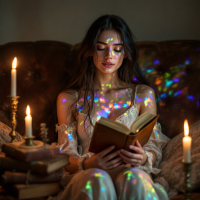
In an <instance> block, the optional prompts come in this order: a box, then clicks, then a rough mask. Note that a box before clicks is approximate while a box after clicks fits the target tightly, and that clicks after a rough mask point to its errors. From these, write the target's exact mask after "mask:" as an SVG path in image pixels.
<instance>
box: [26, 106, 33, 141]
mask: <svg viewBox="0 0 200 200" xmlns="http://www.w3.org/2000/svg"><path fill="white" fill-rule="evenodd" d="M26 114H27V115H26V117H25V131H26V132H25V133H26V137H27V138H31V137H32V117H31V115H30V107H29V105H28V106H27V108H26Z"/></svg>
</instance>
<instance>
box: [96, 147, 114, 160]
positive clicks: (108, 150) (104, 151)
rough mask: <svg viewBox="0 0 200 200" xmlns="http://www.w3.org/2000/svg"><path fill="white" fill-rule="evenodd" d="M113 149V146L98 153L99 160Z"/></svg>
mask: <svg viewBox="0 0 200 200" xmlns="http://www.w3.org/2000/svg"><path fill="white" fill-rule="evenodd" d="M114 148H115V146H114V145H113V146H111V147H108V148H107V149H105V150H103V151H101V152H100V153H99V156H100V157H101V158H103V157H104V156H105V155H107V154H108V153H109V152H110V151H112V150H113V149H114Z"/></svg>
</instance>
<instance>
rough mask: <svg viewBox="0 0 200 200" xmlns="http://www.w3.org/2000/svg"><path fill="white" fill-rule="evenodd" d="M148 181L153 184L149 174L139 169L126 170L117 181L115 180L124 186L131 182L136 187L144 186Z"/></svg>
mask: <svg viewBox="0 0 200 200" xmlns="http://www.w3.org/2000/svg"><path fill="white" fill-rule="evenodd" d="M146 181H150V182H152V179H151V177H150V176H149V174H147V173H146V172H144V171H143V170H140V169H137V168H128V169H125V170H124V171H122V172H121V173H120V174H119V175H118V176H117V177H116V180H115V182H119V183H123V184H124V183H125V182H129V183H131V184H133V185H136V184H137V185H138V184H139V185H141V184H142V185H143V184H144V182H146Z"/></svg>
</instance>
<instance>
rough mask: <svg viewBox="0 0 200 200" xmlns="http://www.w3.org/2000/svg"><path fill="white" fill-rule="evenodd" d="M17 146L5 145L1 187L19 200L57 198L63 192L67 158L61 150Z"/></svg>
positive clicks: (0, 165) (0, 156) (2, 156)
mask: <svg viewBox="0 0 200 200" xmlns="http://www.w3.org/2000/svg"><path fill="white" fill-rule="evenodd" d="M17 144H18V143H17V142H16V143H6V144H3V145H2V152H3V154H2V155H0V169H1V170H3V174H2V175H1V178H2V179H1V184H2V185H3V187H4V188H6V189H7V190H8V191H9V194H12V195H14V196H16V197H17V198H18V199H29V198H36V197H46V196H50V195H55V194H57V193H58V192H59V191H60V181H61V178H62V172H63V170H62V169H63V167H65V166H67V165H68V164H69V160H68V155H65V154H61V153H60V151H59V149H58V148H53V147H52V148H51V147H49V146H48V147H47V148H46V149H45V148H39V149H36V148H35V149H34V148H33V149H23V148H20V147H19V145H17Z"/></svg>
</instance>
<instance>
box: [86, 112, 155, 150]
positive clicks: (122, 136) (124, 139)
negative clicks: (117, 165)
mask: <svg viewBox="0 0 200 200" xmlns="http://www.w3.org/2000/svg"><path fill="white" fill-rule="evenodd" d="M158 117H159V115H153V114H151V113H149V112H145V113H143V114H142V115H140V116H139V117H138V118H137V119H136V120H135V121H134V122H133V123H132V125H131V128H130V129H128V127H126V126H125V125H124V124H121V123H119V122H115V121H112V120H110V119H107V118H104V117H101V118H100V120H99V121H97V122H96V124H95V126H94V131H93V135H92V139H91V142H90V147H89V151H90V152H93V153H99V152H101V151H103V150H105V149H106V148H108V147H110V146H112V145H115V148H114V150H113V151H112V152H114V151H117V150H119V149H125V150H127V151H131V150H130V149H129V145H135V142H136V141H137V140H138V141H139V143H140V144H141V145H142V146H143V145H145V144H146V143H147V142H148V140H149V137H150V135H151V133H152V130H153V127H154V125H155V123H156V121H157V119H158Z"/></svg>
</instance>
